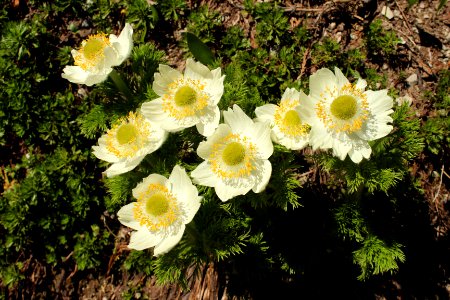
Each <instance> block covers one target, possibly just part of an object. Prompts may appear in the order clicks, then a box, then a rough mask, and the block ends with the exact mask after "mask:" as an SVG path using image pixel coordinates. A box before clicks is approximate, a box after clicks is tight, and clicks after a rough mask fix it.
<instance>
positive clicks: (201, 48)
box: [185, 32, 214, 65]
mask: <svg viewBox="0 0 450 300" xmlns="http://www.w3.org/2000/svg"><path fill="white" fill-rule="evenodd" d="M185 36H186V40H187V44H188V47H189V51H191V53H192V55H194V58H195V59H196V60H198V61H199V62H201V63H202V64H205V65H210V64H212V63H213V62H214V55H213V54H212V52H211V49H209V48H208V46H206V45H205V44H204V43H203V42H202V41H201V40H200V39H199V38H198V37H196V36H195V35H194V34H192V33H190V32H186V33H185Z"/></svg>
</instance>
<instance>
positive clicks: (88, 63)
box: [74, 33, 111, 70]
mask: <svg viewBox="0 0 450 300" xmlns="http://www.w3.org/2000/svg"><path fill="white" fill-rule="evenodd" d="M110 45H111V43H110V42H109V39H108V37H107V36H106V34H103V33H100V34H94V35H90V36H89V37H88V39H87V40H85V41H83V42H82V43H81V48H80V49H79V50H78V53H77V54H76V55H75V56H74V60H75V65H76V66H80V67H81V68H82V69H83V70H88V69H90V68H92V67H95V66H96V65H97V64H98V63H99V62H100V61H101V60H102V59H103V58H104V57H105V48H106V47H108V46H110Z"/></svg>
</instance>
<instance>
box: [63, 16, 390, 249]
mask: <svg viewBox="0 0 450 300" xmlns="http://www.w3.org/2000/svg"><path fill="white" fill-rule="evenodd" d="M132 32H133V31H132V28H131V26H130V25H129V24H126V25H125V28H124V29H123V31H122V33H121V34H120V36H119V37H116V36H115V35H110V37H109V38H107V37H106V36H105V35H102V34H97V35H93V36H91V37H89V38H88V39H87V40H86V41H84V42H83V43H82V47H81V48H80V49H79V50H73V51H72V55H73V57H74V59H75V65H76V66H68V67H66V68H65V69H64V74H63V77H64V78H67V79H68V80H70V81H72V82H74V83H84V84H87V85H92V84H96V83H99V82H101V81H103V80H105V79H106V78H107V76H108V74H110V73H111V71H112V67H113V66H117V65H119V64H121V63H122V62H123V61H124V60H125V59H126V58H127V57H128V56H129V54H130V51H131V47H132ZM224 78H225V76H223V75H222V72H221V69H220V68H217V69H215V70H212V71H211V70H210V69H208V67H206V66H205V65H203V64H201V63H200V62H196V61H194V60H193V59H188V60H187V61H186V68H185V70H184V73H181V72H179V71H178V70H176V69H173V68H171V67H169V66H166V65H159V72H157V73H155V74H154V81H153V85H152V87H153V90H154V91H155V93H156V94H157V95H158V96H159V97H158V98H157V99H154V100H151V101H148V102H145V103H143V104H142V106H141V107H140V109H139V110H138V111H137V112H130V113H129V114H128V116H127V117H126V118H122V119H119V120H118V122H116V123H115V124H113V126H112V128H111V129H109V130H108V131H107V133H106V134H104V135H103V136H102V137H100V139H99V140H98V146H93V153H94V155H95V156H96V157H98V158H99V159H102V160H105V161H107V162H110V163H112V165H111V166H110V167H109V168H108V169H107V170H106V171H105V173H106V176H108V177H111V176H116V175H119V174H123V173H125V172H128V171H130V170H132V169H134V168H135V167H137V166H138V165H139V163H140V162H141V161H142V160H143V159H144V157H145V156H146V155H147V154H149V153H152V152H154V151H156V150H158V149H159V148H160V147H161V146H162V145H163V143H164V141H165V140H166V138H167V136H168V134H169V133H170V132H176V131H180V130H183V129H185V128H189V127H192V126H196V128H197V131H198V132H199V134H201V135H202V136H204V137H205V139H206V140H204V141H202V142H200V144H199V145H198V148H197V154H198V156H199V157H200V158H201V159H202V160H203V161H202V162H201V163H200V164H199V165H198V166H197V167H196V168H195V169H194V170H193V171H192V172H191V176H192V181H191V179H190V177H189V176H188V174H187V173H186V171H185V170H184V169H183V168H181V167H180V166H178V165H176V166H175V167H174V168H173V170H172V173H171V175H170V177H169V178H168V179H167V178H165V177H163V176H161V175H159V174H151V175H149V176H148V177H146V178H144V179H143V180H142V182H141V183H139V184H138V185H137V186H136V187H135V188H134V189H133V196H134V198H136V199H137V202H132V203H130V204H127V205H125V206H124V207H122V208H121V209H120V211H119V212H118V216H119V220H120V222H122V224H124V225H126V226H128V227H130V228H132V229H134V230H136V231H135V232H133V233H132V235H131V240H130V244H129V247H130V248H133V249H137V250H142V249H146V248H150V247H154V250H153V251H154V252H153V254H154V255H155V256H157V255H159V254H162V253H165V252H167V251H169V250H170V249H171V248H172V247H174V246H175V245H176V244H177V243H178V242H179V241H180V239H181V238H182V236H183V233H184V230H185V227H186V224H188V223H189V222H191V221H192V219H193V218H194V216H195V214H196V212H197V211H198V210H199V208H200V204H201V197H200V196H199V195H198V190H197V188H196V186H195V185H193V183H195V184H198V185H203V186H207V187H213V188H214V189H215V192H216V195H217V197H218V198H219V199H220V200H221V201H228V200H230V199H231V198H233V197H236V196H238V195H246V194H247V193H248V192H249V191H250V190H252V191H253V192H255V193H260V192H262V191H264V189H265V188H266V186H267V185H268V183H269V180H270V177H271V174H272V165H271V163H270V161H269V158H270V156H271V155H272V153H273V151H274V147H273V144H272V142H274V143H278V144H280V145H282V146H284V147H286V148H287V149H290V150H299V149H303V148H304V147H306V146H307V145H311V146H312V148H313V149H314V150H316V149H332V151H333V154H334V155H335V156H337V157H339V158H340V159H342V160H344V159H345V158H346V157H347V155H348V156H349V157H350V159H351V160H352V161H353V162H354V163H359V162H361V160H362V159H363V158H365V159H369V158H370V154H371V147H370V145H369V143H368V142H370V141H373V140H375V139H379V138H381V137H383V136H386V135H387V134H389V132H390V131H391V130H392V126H391V125H389V124H388V123H390V122H392V118H391V117H390V116H389V115H390V114H391V113H392V112H393V111H392V106H393V101H392V98H391V97H389V96H388V95H387V91H386V90H381V91H370V90H367V91H366V90H365V88H366V81H365V80H362V79H359V80H358V81H357V82H356V84H352V83H350V82H349V81H348V80H347V78H346V77H345V76H344V75H343V74H342V72H341V71H340V70H339V69H338V68H335V71H334V73H333V72H332V71H330V70H328V69H320V70H318V71H317V72H316V73H315V74H313V75H311V77H310V80H309V87H310V92H309V95H306V94H305V93H304V92H302V91H297V90H296V89H294V88H288V89H286V90H285V92H284V94H283V95H282V97H281V100H280V102H279V104H278V105H276V104H266V105H263V106H261V107H257V108H256V110H255V115H256V118H255V119H251V118H250V117H249V116H248V115H246V113H245V112H244V111H243V110H242V109H241V108H240V107H239V106H238V105H234V106H233V107H232V108H229V109H228V110H226V111H223V112H222V115H223V120H224V121H223V123H220V117H221V112H220V110H219V107H218V103H219V101H220V99H221V97H222V95H223V92H224V83H223V82H224Z"/></svg>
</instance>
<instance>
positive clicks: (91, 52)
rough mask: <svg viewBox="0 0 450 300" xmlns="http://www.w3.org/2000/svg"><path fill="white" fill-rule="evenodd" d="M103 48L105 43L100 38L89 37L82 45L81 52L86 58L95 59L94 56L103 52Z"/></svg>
mask: <svg viewBox="0 0 450 300" xmlns="http://www.w3.org/2000/svg"><path fill="white" fill-rule="evenodd" d="M103 49H105V43H104V42H103V41H101V40H100V39H96V38H94V39H93V38H91V39H89V40H88V41H87V42H86V44H85V45H84V47H83V54H84V57H86V59H89V60H91V59H95V57H97V56H99V55H102V54H103Z"/></svg>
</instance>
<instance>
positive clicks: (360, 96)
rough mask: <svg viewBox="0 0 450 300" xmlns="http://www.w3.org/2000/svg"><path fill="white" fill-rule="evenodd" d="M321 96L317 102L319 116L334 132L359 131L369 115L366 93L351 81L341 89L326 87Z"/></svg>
mask: <svg viewBox="0 0 450 300" xmlns="http://www.w3.org/2000/svg"><path fill="white" fill-rule="evenodd" d="M320 98H321V99H320V100H319V102H317V104H316V114H317V117H318V118H319V119H320V120H321V121H322V122H323V124H324V125H325V127H327V128H328V129H331V130H332V131H334V132H346V133H352V132H355V131H358V130H360V129H361V127H362V126H363V124H364V122H365V121H366V120H367V118H368V116H369V109H368V106H369V104H368V101H367V96H366V94H364V91H363V90H360V89H357V88H356V87H355V86H354V85H352V84H351V83H347V84H345V85H343V86H342V87H341V88H340V89H339V90H338V89H337V88H333V89H330V88H326V89H325V91H324V92H323V93H321V94H320ZM330 99H332V101H331V102H330Z"/></svg>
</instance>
